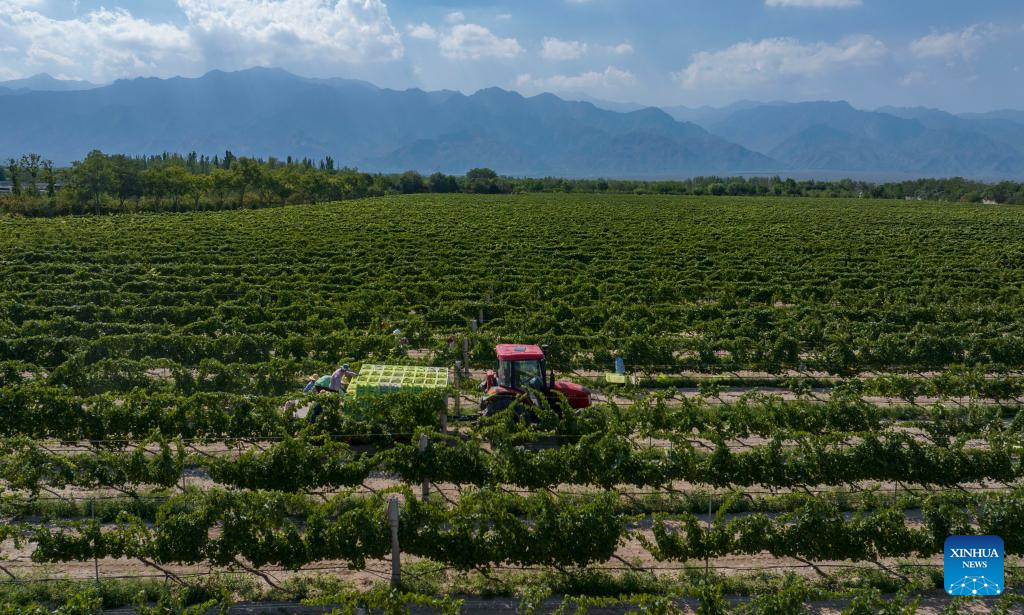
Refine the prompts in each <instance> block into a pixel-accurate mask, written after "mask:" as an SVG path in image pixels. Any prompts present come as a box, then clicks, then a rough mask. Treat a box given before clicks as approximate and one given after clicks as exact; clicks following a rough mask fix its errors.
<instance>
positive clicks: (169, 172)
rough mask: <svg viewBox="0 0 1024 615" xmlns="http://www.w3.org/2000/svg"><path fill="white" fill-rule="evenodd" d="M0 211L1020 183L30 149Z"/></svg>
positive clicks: (9, 174) (982, 191) (1013, 197)
mask: <svg viewBox="0 0 1024 615" xmlns="http://www.w3.org/2000/svg"><path fill="white" fill-rule="evenodd" d="M0 182H2V185H3V186H4V187H5V190H4V191H0V212H4V213H9V214H19V215H25V216H56V215H67V214H86V213H93V214H106V213H123V212H136V211H202V210H221V209H238V208H258V207H271V206H281V205H288V204H306V203H320V202H324V201H337V200H346V199H357V198H365V197H371V196H383V195H387V194H413V193H428V192H431V193H455V192H464V193H476V194H505V193H517V192H518V193H524V192H565V193H572V192H577V193H609V194H665V195H696V196H702V195H712V196H779V197H836V198H839V197H845V198H880V199H912V200H937V201H952V202H979V203H980V202H995V203H1017V204H1020V203H1024V184H1022V183H1019V182H1008V181H1005V182H1000V183H997V184H988V183H983V182H978V181H971V180H966V179H962V178H950V179H920V180H914V181H906V182H898V183H887V184H873V183H870V182H863V181H853V180H839V181H815V180H805V181H797V180H794V179H791V178H789V179H783V178H781V177H778V176H775V177H750V178H746V177H714V176H708V177H695V178H691V179H685V180H664V181H645V180H612V179H567V178H558V177H547V178H516V177H504V176H499V175H498V174H497V173H495V172H494V171H493V170H491V169H487V168H477V169H471V170H470V171H468V172H467V173H466V174H465V175H462V176H454V175H447V174H444V173H434V174H432V175H423V174H420V173H418V172H416V171H406V172H405V173H395V174H384V173H375V174H371V173H365V172H361V171H359V170H357V169H352V168H348V167H336V166H335V161H334V160H333V159H332V158H330V157H327V158H324V159H322V160H319V161H314V160H311V159H309V158H304V159H293V158H291V157H288V158H286V159H284V160H279V159H277V158H268V159H260V158H251V157H244V156H241V157H240V156H235V155H234V154H233V153H232V152H230V151H227V152H225V153H224V155H223V156H220V155H217V156H212V157H210V156H205V155H199V154H197V153H195V152H192V153H190V154H187V155H184V156H183V155H180V154H170V153H165V154H162V155H159V156H145V157H143V156H127V155H123V154H114V155H108V154H104V153H103V152H100V151H98V150H97V151H93V152H90V153H89V154H88V155H87V156H86V157H85V158H84V159H82V160H80V161H76V162H74V163H72V164H71V166H69V167H66V168H56V167H55V165H54V164H53V163H52V162H51V161H49V160H46V159H44V158H43V157H42V156H40V155H38V154H26V155H24V156H21V157H20V158H11V159H9V160H7V161H6V162H5V163H4V164H2V165H0Z"/></svg>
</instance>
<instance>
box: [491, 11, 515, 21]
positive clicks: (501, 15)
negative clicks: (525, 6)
mask: <svg viewBox="0 0 1024 615" xmlns="http://www.w3.org/2000/svg"><path fill="white" fill-rule="evenodd" d="M510 19H512V13H498V14H497V15H495V16H494V20H495V21H508V20H510Z"/></svg>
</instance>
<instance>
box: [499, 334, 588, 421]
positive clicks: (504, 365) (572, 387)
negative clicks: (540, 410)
mask: <svg viewBox="0 0 1024 615" xmlns="http://www.w3.org/2000/svg"><path fill="white" fill-rule="evenodd" d="M494 350H495V352H496V353H497V355H498V369H497V372H495V370H493V369H492V370H487V380H486V381H485V382H484V384H483V388H484V390H485V391H486V392H485V393H484V397H483V399H481V400H480V410H481V411H483V413H484V416H490V415H492V414H494V413H496V412H499V411H501V410H504V409H505V408H508V407H509V406H510V405H512V404H513V403H514V402H517V401H518V402H519V403H520V405H523V406H528V407H529V406H537V405H538V404H539V401H540V400H539V399H538V397H537V396H538V395H540V396H543V397H544V398H545V399H546V400H547V402H548V404H549V405H550V406H551V407H552V408H561V407H562V404H563V403H566V404H568V405H569V407H570V408H574V409H579V408H589V407H590V404H591V401H590V391H589V390H588V389H587V387H585V386H581V385H579V384H576V383H574V382H565V381H562V380H558V381H556V380H555V374H554V372H550V371H548V370H547V367H546V366H545V364H544V350H543V349H541V347H540V346H532V345H523V344H498V345H497V346H496V347H495V349H494Z"/></svg>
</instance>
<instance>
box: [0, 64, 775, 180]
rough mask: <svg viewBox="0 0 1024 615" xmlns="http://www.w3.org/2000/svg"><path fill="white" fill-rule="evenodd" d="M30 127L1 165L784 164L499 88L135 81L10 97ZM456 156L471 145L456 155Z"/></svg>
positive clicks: (10, 112)
mask: <svg viewBox="0 0 1024 615" xmlns="http://www.w3.org/2000/svg"><path fill="white" fill-rule="evenodd" d="M0 113H3V114H4V116H5V117H18V118H19V121H18V122H17V123H16V124H15V125H13V126H11V127H10V130H9V131H8V134H7V135H6V138H5V140H4V142H3V143H2V144H0V148H2V149H3V150H4V151H2V152H0V155H4V156H9V155H15V154H18V153H22V152H26V151H35V152H40V153H42V154H43V155H45V156H47V157H50V158H53V159H54V160H56V161H57V162H59V163H66V162H68V161H70V160H73V159H76V158H80V157H82V156H83V155H84V154H85V153H87V152H88V151H89V150H91V149H102V150H104V151H109V152H124V153H129V154H150V153H159V152H162V151H178V152H188V151H193V150H195V151H198V152H202V153H208V154H213V153H219V152H222V151H223V150H224V149H225V148H230V149H232V150H233V151H234V152H235V153H236V154H238V155H256V156H277V157H284V156H287V155H293V156H297V157H303V156H310V157H316V158H319V157H323V156H332V157H333V158H334V159H335V161H336V162H337V164H339V165H350V166H357V167H360V168H365V169H368V170H381V171H398V170H405V169H417V170H420V171H424V172H430V171H435V170H442V171H446V172H464V171H466V170H467V169H468V168H470V167H473V166H491V167H493V168H495V169H496V170H498V171H500V172H502V173H510V174H536V175H544V174H549V173H559V174H565V175H574V176H585V175H596V174H609V175H623V174H625V175H636V174H644V175H665V176H679V175H686V174H693V173H712V172H719V173H724V172H735V171H755V170H756V171H762V170H764V171H770V170H773V169H778V168H779V166H780V165H778V163H775V162H774V161H771V160H770V159H768V158H767V157H765V156H763V155H760V154H755V153H753V152H750V151H748V150H745V149H744V148H742V147H739V146H736V145H734V144H731V143H727V142H725V141H723V140H722V139H720V138H718V137H715V136H713V135H711V134H708V133H707V132H706V131H704V130H703V129H701V128H700V127H698V126H695V125H692V124H683V123H679V122H676V121H675V120H673V119H672V118H671V117H670V116H668V115H667V114H665V113H664V112H662V111H660V110H657V109H644V110H641V111H636V112H633V113H626V114H621V113H614V112H611V111H604V110H601V109H598V108H597V107H595V106H593V105H591V104H589V103H575V102H566V101H564V100H561V99H560V98H557V97H555V96H553V95H550V94H543V95H540V96H534V97H531V98H524V97H523V96H520V95H519V94H517V93H515V92H507V91H505V90H500V89H498V88H490V89H486V90H481V91H479V92H477V93H475V94H473V95H471V96H466V95H463V94H461V93H458V92H445V91H441V92H424V91H422V90H417V89H411V90H404V91H396V90H388V89H380V88H376V87H374V86H372V85H370V84H367V83H365V82H358V81H349V80H344V79H329V80H317V79H305V78H302V77H297V76H295V75H292V74H290V73H287V72H285V71H281V70H273V69H253V70H248V71H240V72H234V73H225V72H220V71H213V72H211V73H208V74H207V75H205V76H203V77H201V78H198V79H184V78H173V79H166V80H163V79H133V80H122V81H117V82H115V83H113V84H111V85H109V86H106V87H101V88H97V89H93V90H85V91H76V92H60V93H58V92H29V93H26V94H21V95H18V96H5V97H2V98H0ZM455 144H458V146H456V145H455Z"/></svg>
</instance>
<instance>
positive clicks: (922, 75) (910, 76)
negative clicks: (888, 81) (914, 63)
mask: <svg viewBox="0 0 1024 615" xmlns="http://www.w3.org/2000/svg"><path fill="white" fill-rule="evenodd" d="M927 80H928V73H926V72H925V71H923V70H912V71H910V72H909V73H907V74H906V75H903V78H901V79H900V85H902V86H903V87H905V88H909V87H911V86H915V85H918V84H921V83H924V82H926V81H927Z"/></svg>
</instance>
